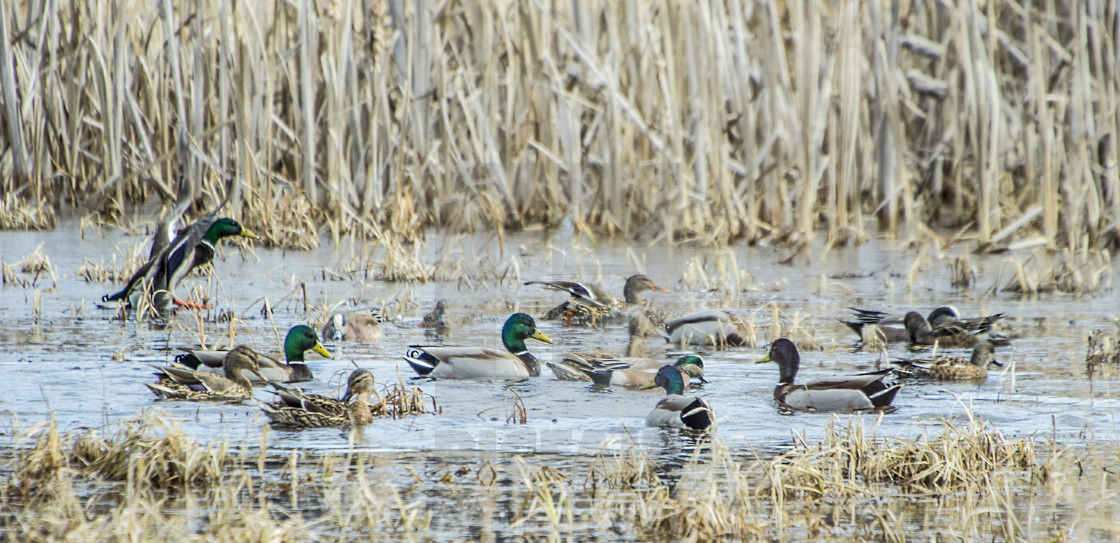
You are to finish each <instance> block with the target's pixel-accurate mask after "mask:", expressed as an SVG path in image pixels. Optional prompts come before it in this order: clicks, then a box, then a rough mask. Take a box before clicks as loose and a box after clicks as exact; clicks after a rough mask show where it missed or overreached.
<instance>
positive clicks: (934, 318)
mask: <svg viewBox="0 0 1120 543" xmlns="http://www.w3.org/2000/svg"><path fill="white" fill-rule="evenodd" d="M848 309H850V310H852V311H853V312H854V313H855V316H856V320H855V321H843V320H842V321H840V322H842V323H844V324H845V325H847V326H848V328H851V329H852V331H853V332H855V333H856V335H858V336H859V337H860V340H862V341H864V342H884V343H906V342H911V343H913V341H911V329H913V330H915V331H918V333H921V332H920V330H922V329H923V328H926V327H928V328H929V331H930V333H934V331H940V332H936V333H934V335H935V336H938V335H947V336H948V335H954V334H956V333H958V332H959V331H961V330H963V331H964V332H965V333H968V332H979V331H980V330H981V329H984V333H989V337H990V339H991V340H992V341H993V342H994V343H997V344H1001V345H1004V344H1008V343H1009V341H1008V339H1007V338H1006V337H1004V336H1001V335H998V334H994V333H990V329H991V326H992V324H993V323H995V322H996V321H997V320H999V319H1000V318H1001V317H1002V316H1003V314H1002V313H996V314H995V315H988V316H985V317H979V318H974V319H962V318H961V317H960V312H959V311H957V308H955V307H953V306H941V307H938V308H936V309H934V310H933V311H931V312H930V314H929V316H927V317H925V318H924V319H923V318H922V316H921V315H920V314H917V313H915V312H911V313H915V315H916V317H915V316H910V314H909V313H908V314H907V317H910V318H909V320H910V323H911V324H910V328H907V326H906V322H907V319H906V318H899V317H896V316H893V315H891V314H889V313H886V312H883V311H875V310H870V309H860V308H856V307H849V308H848ZM922 321H925V324H923V323H922ZM917 344H919V345H922V344H923V343H917ZM969 346H971V345H969Z"/></svg>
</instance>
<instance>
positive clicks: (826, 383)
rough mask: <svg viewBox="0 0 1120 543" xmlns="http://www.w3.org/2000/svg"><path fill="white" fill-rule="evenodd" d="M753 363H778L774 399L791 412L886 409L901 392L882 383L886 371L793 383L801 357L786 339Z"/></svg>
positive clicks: (895, 387)
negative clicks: (793, 410) (795, 410)
mask: <svg viewBox="0 0 1120 543" xmlns="http://www.w3.org/2000/svg"><path fill="white" fill-rule="evenodd" d="M756 362H757V363H759V364H763V363H766V362H774V363H776V364H778V371H779V377H778V386H776V387H774V399H775V400H778V403H780V404H782V405H784V406H786V407H788V408H790V409H798V410H816V411H850V410H861V409H875V408H886V407H889V406H890V405H891V402H892V401H894V398H895V396H896V395H897V394H898V391H899V390H902V385H894V386H887V385H886V384H884V383H883V379H884V378H885V377H886V376H888V375H890V374H891V371H892V370H889V369H888V370H883V371H875V372H868V373H862V374H858V375H845V376H839V377H825V378H821V379H814V380H812V381H809V382H808V383H805V384H800V385H799V384H796V383H794V379H795V378H796V377H797V370H798V368H799V367H800V365H801V355H800V354H799V353H798V352H797V345H795V344H794V343H793V342H792V341H790V340H789V339H786V338H778V339H776V340H774V342H773V343H771V344H770V352H769V354H767V355H766V356H765V357H763V358H761V359H759V360H757V361H756Z"/></svg>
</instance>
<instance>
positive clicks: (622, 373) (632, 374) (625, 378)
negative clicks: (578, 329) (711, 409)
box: [579, 354, 707, 390]
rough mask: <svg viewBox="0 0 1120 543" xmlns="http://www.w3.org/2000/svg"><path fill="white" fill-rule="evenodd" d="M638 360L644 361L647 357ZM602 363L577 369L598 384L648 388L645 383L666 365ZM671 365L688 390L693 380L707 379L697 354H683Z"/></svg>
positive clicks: (702, 360)
mask: <svg viewBox="0 0 1120 543" xmlns="http://www.w3.org/2000/svg"><path fill="white" fill-rule="evenodd" d="M639 360H643V361H645V360H649V359H648V358H646V359H639ZM653 362H657V361H653ZM602 363H603V365H602V366H601V367H599V368H597V369H593V370H590V371H588V370H585V369H583V368H579V371H581V372H582V373H584V374H585V375H587V376H588V378H590V379H591V381H592V382H594V383H595V384H596V385H599V386H622V387H644V388H650V387H647V386H646V385H648V384H650V383H652V382H654V377H656V375H657V372H658V371H660V370H661V368H663V367H665V365H666V364H661V363H657V365H656V366H653V367H651V366H649V365H648V364H641V365H639V366H637V367H621V366H616V367H612V366H610V365H609V363H608V362H607V361H602ZM672 366H673V367H675V368H677V369H678V370H680V371H681V373H682V374H683V375H684V388H685V390H688V388H689V386H690V385H691V384H692V381H694V380H695V381H697V382H699V383H707V381H706V380H704V359H703V358H700V357H699V356H697V355H694V354H689V355H684V356H682V357H680V358H678V359H677V361H676V362H674V363H673V364H672Z"/></svg>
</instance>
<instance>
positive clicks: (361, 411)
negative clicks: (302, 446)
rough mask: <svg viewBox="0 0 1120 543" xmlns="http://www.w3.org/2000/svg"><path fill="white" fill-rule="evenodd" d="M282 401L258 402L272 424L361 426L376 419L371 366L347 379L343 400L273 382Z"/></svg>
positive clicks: (319, 426) (304, 426) (327, 426)
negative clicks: (373, 411)
mask: <svg viewBox="0 0 1120 543" xmlns="http://www.w3.org/2000/svg"><path fill="white" fill-rule="evenodd" d="M272 386H273V388H274V389H276V395H277V396H279V397H280V401H278V402H275V403H263V402H258V403H259V404H260V406H261V409H262V410H264V414H265V415H267V416H268V419H269V420H270V421H272V424H276V425H281V426H297V427H301V428H329V427H334V426H345V425H347V424H352V425H354V426H361V425H365V424H369V423H370V422H373V414H372V413H371V412H370V409H369V398H370V396H372V395H373V387H374V380H373V374H372V373H370V372H369V370H363V369H358V370H354V371H353V372H351V373H350V378H349V379H347V380H346V394H345V395H344V396H343V397H342V399H341V400H336V399H334V398H329V397H326V396H321V395H318V394H306V393H304V392H303V391H302V390H300V389H298V388H288V387H285V386H282V385H277V384H273V385H272Z"/></svg>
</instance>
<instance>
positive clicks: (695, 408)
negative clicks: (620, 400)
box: [642, 366, 716, 432]
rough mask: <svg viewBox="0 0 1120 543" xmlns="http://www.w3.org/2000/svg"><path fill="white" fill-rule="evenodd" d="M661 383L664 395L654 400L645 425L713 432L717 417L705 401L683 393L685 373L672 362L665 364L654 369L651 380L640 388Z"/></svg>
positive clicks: (659, 385) (652, 386)
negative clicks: (655, 403) (654, 402)
mask: <svg viewBox="0 0 1120 543" xmlns="http://www.w3.org/2000/svg"><path fill="white" fill-rule="evenodd" d="M655 387H661V388H664V389H665V397H664V398H662V399H661V400H659V401H658V402H657V405H656V406H654V408H653V410H652V411H650V412H649V414H648V415H646V425H648V426H660V427H666V428H680V429H682V430H697V431H706V432H714V431H715V429H716V417H715V413H713V412H712V410H711V408H709V407H708V404H706V403H704V400H702V399H700V398H694V397H690V396H685V395H684V389H685V378H684V373H682V372H681V370H679V369H678V368H676V367H675V366H665V367H663V368H661V369H660V370H657V375H655V376H654V378H653V382H652V383H649V384H647V385H645V386H643V387H642V388H643V389H650V388H655Z"/></svg>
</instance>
